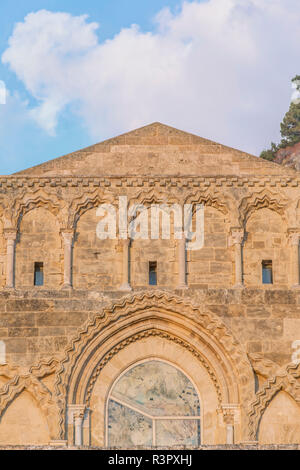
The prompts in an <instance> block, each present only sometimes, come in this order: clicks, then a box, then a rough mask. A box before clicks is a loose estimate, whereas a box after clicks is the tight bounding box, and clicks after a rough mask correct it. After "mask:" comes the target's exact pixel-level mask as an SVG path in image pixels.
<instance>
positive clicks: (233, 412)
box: [222, 403, 240, 444]
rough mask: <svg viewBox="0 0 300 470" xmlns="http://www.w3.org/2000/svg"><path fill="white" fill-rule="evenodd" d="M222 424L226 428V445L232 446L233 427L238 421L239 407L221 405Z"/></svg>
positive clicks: (233, 438) (233, 437)
mask: <svg viewBox="0 0 300 470" xmlns="http://www.w3.org/2000/svg"><path fill="white" fill-rule="evenodd" d="M222 414H223V422H224V425H225V426H226V444H234V440H235V436H234V426H235V424H236V423H238V422H239V421H240V409H239V405H236V404H230V403H228V404H226V405H222Z"/></svg>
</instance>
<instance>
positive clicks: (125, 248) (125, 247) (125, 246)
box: [120, 238, 131, 291]
mask: <svg viewBox="0 0 300 470" xmlns="http://www.w3.org/2000/svg"><path fill="white" fill-rule="evenodd" d="M121 243H122V256H123V261H122V285H121V286H120V290H125V291H130V290H131V286H130V264H129V255H130V239H129V238H127V239H126V240H121Z"/></svg>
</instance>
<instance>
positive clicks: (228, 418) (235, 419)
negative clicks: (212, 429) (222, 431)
mask: <svg viewBox="0 0 300 470" xmlns="http://www.w3.org/2000/svg"><path fill="white" fill-rule="evenodd" d="M220 412H221V414H222V417H223V422H224V424H231V425H235V424H236V423H239V422H240V413H241V409H240V405H239V404H236V403H223V404H222V405H221V409H220Z"/></svg>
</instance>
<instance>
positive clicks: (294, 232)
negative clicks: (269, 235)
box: [287, 228, 300, 246]
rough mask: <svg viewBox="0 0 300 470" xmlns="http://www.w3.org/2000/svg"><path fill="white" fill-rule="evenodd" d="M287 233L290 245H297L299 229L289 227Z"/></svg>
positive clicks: (299, 234)
mask: <svg viewBox="0 0 300 470" xmlns="http://www.w3.org/2000/svg"><path fill="white" fill-rule="evenodd" d="M287 233H288V240H289V243H290V245H292V246H297V245H299V239H300V229H297V228H289V229H288V231H287Z"/></svg>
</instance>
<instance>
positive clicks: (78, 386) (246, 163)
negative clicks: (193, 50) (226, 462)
mask: <svg viewBox="0 0 300 470" xmlns="http://www.w3.org/2000/svg"><path fill="white" fill-rule="evenodd" d="M299 188H300V177H299V174H298V173H297V172H296V171H295V170H293V169H291V168H286V167H284V166H280V165H277V164H274V163H271V162H267V161H264V160H261V159H258V158H256V157H254V156H251V155H248V154H245V153H243V152H240V151H238V150H234V149H230V148H228V147H225V146H222V145H220V144H216V143H214V142H211V141H208V140H206V139H202V138H200V137H197V136H193V135H191V134H188V133H185V132H183V131H179V130H177V129H173V128H170V127H168V126H164V125H162V124H159V123H154V124H152V125H150V126H146V127H144V128H141V129H137V130H135V131H132V132H129V133H127V134H124V135H122V136H119V137H116V138H113V139H110V140H108V141H106V142H104V143H100V144H96V145H94V146H92V147H89V148H87V149H83V150H81V151H78V152H75V153H73V154H70V155H67V156H64V157H61V158H59V159H55V160H52V161H50V162H47V163H44V164H42V165H39V166H37V167H34V168H31V169H28V170H25V171H24V172H21V173H19V174H17V175H12V176H7V177H0V445H1V446H3V447H7V446H8V445H9V444H10V445H12V446H13V447H11V448H18V447H15V446H14V444H19V445H20V446H22V445H23V446H29V447H30V448H31V444H32V445H33V444H34V445H35V446H38V445H40V446H42V448H48V445H49V443H50V442H53V444H55V445H57V446H60V445H61V444H62V443H64V441H65V440H67V441H68V442H66V444H68V446H69V448H72V446H73V444H74V442H76V440H77V444H78V446H77V447H76V448H86V446H87V447H88V448H93V447H94V448H105V447H107V445H108V441H107V436H108V434H109V433H108V428H107V427H106V425H107V421H109V420H112V419H113V417H112V416H110V412H109V409H108V397H110V393H111V391H112V390H113V389H114V390H115V391H117V392H118V393H117V392H116V396H115V400H119V402H120V403H119V402H118V403H119V404H118V405H117V407H118V406H119V407H122V406H123V407H127V408H126V409H127V412H126V413H127V414H126V413H125V412H124V413H123V412H120V413H119V412H118V413H117V414H116V415H114V419H116V421H117V423H115V424H116V426H115V430H117V431H116V432H115V440H116V442H117V441H119V445H120V446H122V443H123V445H125V444H124V443H126V442H127V441H128V436H125V434H124V433H125V431H124V430H126V429H127V428H128V426H129V427H130V426H131V427H130V434H131V438H130V439H131V441H132V442H135V443H139V442H141V437H142V436H144V437H145V436H146V441H147V439H148V441H149V443H147V442H148V441H147V442H146V441H145V442H144V443H142V444H143V445H144V446H146V447H147V446H148V444H149V446H151V445H154V443H153V441H152V439H153V436H154V435H156V434H155V432H156V433H158V434H157V435H159V437H160V438H161V442H163V443H164V445H165V447H164V448H173V447H172V445H173V444H174V448H180V446H179V445H178V444H179V443H180V442H181V443H182V442H185V443H186V445H187V447H189V448H192V447H194V443H195V442H196V441H197V439H198V441H197V442H198V443H199V442H200V443H201V446H200V447H199V446H198V447H197V448H224V447H223V446H224V445H226V442H227V447H226V448H236V449H248V448H250V449H252V448H276V449H278V448H280V445H282V448H293V449H296V448H298V444H299V442H300V411H299V410H300V408H299V402H300V396H299V386H300V382H299V380H300V366H298V362H297V361H298V360H299V361H300V324H299V322H300V307H299V305H300V290H299V253H298V244H299V235H300V209H299V207H300V190H299ZM119 196H126V197H127V201H128V206H129V207H132V206H133V205H134V204H143V205H144V207H145V208H146V209H147V214H149V213H150V210H151V205H153V204H160V203H169V204H173V203H176V204H178V205H179V206H180V207H182V206H183V205H184V204H185V203H188V204H193V205H194V208H195V205H196V204H203V205H204V232H203V233H204V241H203V246H202V247H201V248H200V249H197V250H189V249H186V250H185V253H184V252H183V251H180V250H181V248H180V247H182V246H183V248H184V245H182V244H181V245H180V243H179V240H177V239H175V238H174V232H175V227H174V222H173V221H172V220H171V223H170V239H162V234H161V232H160V233H159V237H158V239H155V240H143V239H136V240H131V242H130V243H129V244H128V245H126V244H124V243H123V241H122V240H118V238H116V239H106V240H101V239H100V238H98V236H97V232H96V228H97V225H98V223H99V221H100V217H99V213H98V211H97V209H98V207H99V205H100V204H102V203H106V204H112V205H113V207H115V208H117V207H118V203H119ZM194 217H195V216H194ZM193 223H194V225H195V223H196V219H195V218H194V219H193ZM160 224H161V222H160ZM117 228H118V227H117ZM148 229H149V230H150V224H148ZM160 229H161V225H160ZM9 240H10V241H9ZM12 244H13V254H14V259H12V258H10V255H9V253H10V252H11V251H10V248H11V247H12ZM124 247H127V248H126V249H127V250H128V251H127V252H126V251H125V248H124ZM8 248H9V249H8ZM127 255H128V256H127ZM149 262H156V263H157V285H149ZM266 262H267V264H268V266H270V262H271V263H272V283H270V284H266V283H264V282H263V266H265V263H266ZM35 263H43V275H44V279H43V281H44V282H43V285H42V286H37V285H34V269H35ZM8 281H12V284H13V286H12V285H10V282H8ZM149 361H152V362H153V363H154V365H155V368H156V369H158V367H156V366H157V362H158V361H161V362H163V363H164V364H168V365H169V366H168V367H171V366H172V367H173V368H174V369H173V372H172V373H171V372H170V371H169V372H168V371H167V369H168V367H167V366H163V367H161V368H160V369H161V370H165V372H164V373H161V374H160V375H159V379H157V377H158V376H157V375H155V374H151V373H147V374H146V375H147V377H146V376H145V374H144V376H143V374H142V373H140V374H138V377H137V380H136V381H135V382H134V386H132V383H130V384H129V385H130V386H128V387H127V386H126V387H125V388H122V387H121V385H120V387H121V388H122V389H121V388H120V390H119V388H118V386H116V384H117V383H118V380H119V379H120V378H121V377H128V376H130V374H131V373H132V371H133V367H134V366H135V365H137V364H139V365H140V366H139V367H140V370H141V371H142V370H146V369H147V367H146V366H144V364H147V363H148V362H149ZM148 365H149V364H148ZM147 370H148V369H147ZM174 370H176V371H177V372H176V373H175V375H176V374H177V379H178V377H181V374H182V376H184V377H186V378H187V380H186V384H185V386H183V387H180V388H181V390H179V389H178V390H177V389H176V387H178V386H179V385H181V382H180V380H179V379H178V380H179V381H178V380H177V379H176V380H175V381H177V382H178V383H177V382H176V384H175V383H174ZM172 374H173V375H172ZM151 381H152V382H153V383H152V382H151ZM122 383H123V382H122ZM151 383H152V385H151ZM158 383H159V390H160V391H159V392H157V387H158ZM120 384H121V382H120ZM191 384H192V385H191ZM123 385H124V383H123ZM127 385H128V384H127ZM146 385H147V387H146V388H145V387H144V388H145V390H144V388H143V386H146ZM114 387H115V388H114ZM142 388H143V393H142V395H141V393H140V395H139V392H141V390H142ZM175 389H176V393H174V390H175ZM193 394H194V395H193ZM137 397H140V398H141V397H142V399H141V400H138V398H137ZM157 397H160V398H159V400H158V398H157ZM170 397H171V398H170ZM191 400H194V401H193V403H195V404H196V405H195V406H196V408H197V413H199V415H198V416H199V418H197V419H196V420H194V421H195V422H191V421H190V422H189V423H187V420H186V419H184V418H186V416H182V417H181V418H180V417H179V416H178V409H177V408H176V406H177V405H176V403H177V404H178V403H179V402H180V403H181V402H182V403H191ZM158 401H159V403H158ZM154 402H155V404H156V407H153V406H152V405H153V403H154ZM166 403H167V405H166ZM151 406H152V407H151ZM85 408H87V409H85ZM198 408H200V409H198ZM120 409H121V408H120ZM149 409H150V410H154V411H153V413H157V415H156V416H155V417H152V416H151V413H150V417H149ZM88 410H91V411H90V413H91V414H90V416H89V411H88ZM128 410H131V411H128ZM123 411H124V410H123ZM176 413H177V415H176ZM125 414H126V416H125ZM146 415H147V416H146ZM116 416H117V418H116ZM141 416H144V418H145V417H146V418H145V419H144V418H143V419H141ZM170 416H171V418H170ZM174 416H175V417H176V420H175V419H174V420H173V418H174ZM125 418H126V419H125ZM163 418H164V419H166V418H168V419H166V420H165V421H164V424H163V425H161V423H160V421H159V420H160V419H161V420H163ZM177 418H178V419H177ZM154 419H155V420H156V431H155V432H154V431H153V429H152V428H151V426H152V424H153V423H152V420H154ZM122 420H123V421H122ZM149 420H150V421H151V424H149V423H150V421H149ZM197 420H199V422H200V423H201V425H200V426H198V424H197V423H198V421H197ZM134 423H135V425H134ZM166 423H168V424H166ZM78 426H82V428H81V430H80V429H79V428H78ZM126 426H127V428H126ZM150 428H151V429H150ZM233 428H234V429H233ZM78 429H79V430H78ZM24 430H26V432H25V431H24ZM150 431H151V432H150ZM122 432H123V434H122ZM232 436H233V437H232ZM81 438H82V439H81ZM126 439H127V440H126ZM154 439H155V438H154ZM195 439H196V440H195ZM232 439H234V442H235V444H236V445H235V446H232V444H231V443H232ZM257 440H258V441H259V444H257V443H256V444H255V445H252V446H249V445H247V444H245V443H247V442H254V441H255V442H256V441H257ZM150 441H151V442H150ZM117 443H118V442H117ZM80 444H83V447H82V446H81V445H80ZM142 444H141V445H142ZM168 444H170V445H168ZM265 444H266V445H267V444H274V446H271V447H267V446H265ZM20 448H22V447H20ZM23 448H24V447H23ZM51 448H53V447H51ZM63 448H65V447H63Z"/></svg>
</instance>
